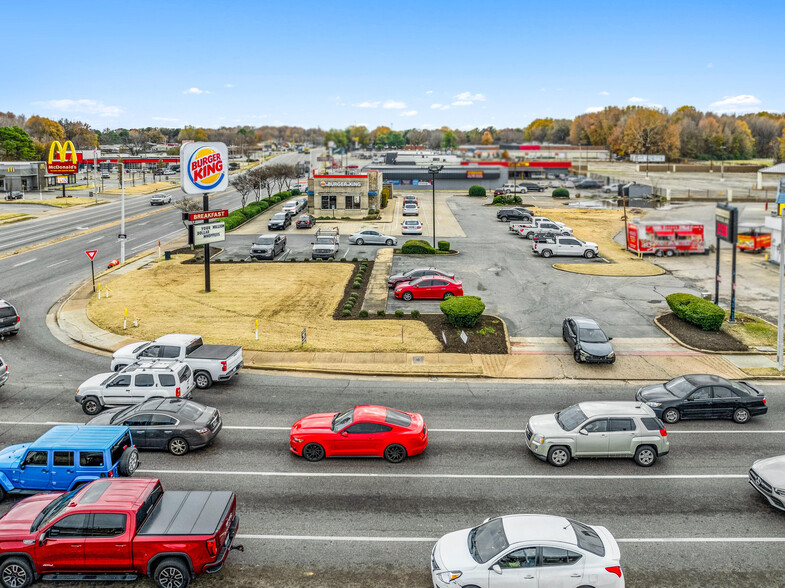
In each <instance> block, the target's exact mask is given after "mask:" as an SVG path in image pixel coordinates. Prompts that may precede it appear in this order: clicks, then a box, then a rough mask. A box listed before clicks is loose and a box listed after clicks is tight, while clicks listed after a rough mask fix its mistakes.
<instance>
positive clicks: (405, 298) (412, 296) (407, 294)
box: [401, 292, 414, 302]
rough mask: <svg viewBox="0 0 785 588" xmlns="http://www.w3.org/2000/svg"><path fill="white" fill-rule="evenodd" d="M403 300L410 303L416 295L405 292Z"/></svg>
mask: <svg viewBox="0 0 785 588" xmlns="http://www.w3.org/2000/svg"><path fill="white" fill-rule="evenodd" d="M401 298H403V299H404V300H406V302H409V301H410V300H411V299H412V298H414V294H412V293H411V292H404V293H403V295H402V296H401Z"/></svg>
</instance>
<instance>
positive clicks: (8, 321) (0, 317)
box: [0, 299, 22, 338]
mask: <svg viewBox="0 0 785 588" xmlns="http://www.w3.org/2000/svg"><path fill="white" fill-rule="evenodd" d="M21 324H22V318H21V317H20V316H19V313H18V312H17V310H16V307H15V306H14V305H13V304H11V303H10V302H8V301H6V300H2V299H0V338H2V337H8V336H10V335H16V334H17V333H18V332H19V327H20V325H21Z"/></svg>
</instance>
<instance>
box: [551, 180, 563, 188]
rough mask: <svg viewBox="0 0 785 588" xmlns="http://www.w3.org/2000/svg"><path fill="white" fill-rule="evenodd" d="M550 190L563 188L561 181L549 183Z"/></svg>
mask: <svg viewBox="0 0 785 588" xmlns="http://www.w3.org/2000/svg"><path fill="white" fill-rule="evenodd" d="M548 187H549V188H561V182H560V181H559V180H553V181H552V182H549V183H548Z"/></svg>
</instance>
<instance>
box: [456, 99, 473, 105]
mask: <svg viewBox="0 0 785 588" xmlns="http://www.w3.org/2000/svg"><path fill="white" fill-rule="evenodd" d="M472 104H474V102H472V101H471V100H456V101H455V102H453V103H452V105H453V106H471V105H472Z"/></svg>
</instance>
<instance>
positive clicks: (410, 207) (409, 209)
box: [403, 202, 420, 216]
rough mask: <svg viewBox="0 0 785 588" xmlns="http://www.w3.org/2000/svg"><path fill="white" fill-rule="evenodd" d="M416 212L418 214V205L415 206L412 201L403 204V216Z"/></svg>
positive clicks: (415, 214)
mask: <svg viewBox="0 0 785 588" xmlns="http://www.w3.org/2000/svg"><path fill="white" fill-rule="evenodd" d="M418 214H420V207H419V206H417V205H416V204H415V203H414V202H407V203H406V204H404V205H403V216H407V215H414V216H417V215H418Z"/></svg>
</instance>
